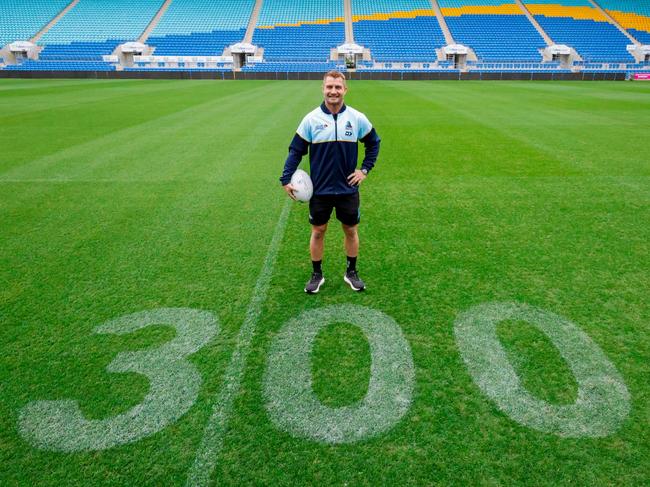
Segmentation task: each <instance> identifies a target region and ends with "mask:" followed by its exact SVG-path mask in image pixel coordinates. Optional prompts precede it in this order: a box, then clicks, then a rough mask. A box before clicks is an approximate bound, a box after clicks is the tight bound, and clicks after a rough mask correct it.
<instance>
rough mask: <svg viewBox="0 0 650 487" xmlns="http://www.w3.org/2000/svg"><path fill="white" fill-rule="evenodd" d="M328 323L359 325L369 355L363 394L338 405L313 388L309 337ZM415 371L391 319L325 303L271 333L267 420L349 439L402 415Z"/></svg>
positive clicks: (327, 438)
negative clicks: (323, 400)
mask: <svg viewBox="0 0 650 487" xmlns="http://www.w3.org/2000/svg"><path fill="white" fill-rule="evenodd" d="M332 323H350V324H353V325H356V326H358V327H359V328H361V330H362V331H363V332H364V334H365V335H366V338H367V340H368V342H369V344H370V355H371V357H372V365H371V367H370V371H371V373H370V383H369V385H368V392H367V394H366V396H365V397H364V398H363V399H362V400H361V401H359V402H358V403H356V404H353V405H351V406H345V407H340V408H330V407H327V406H324V405H323V404H322V403H321V402H320V401H319V399H318V398H317V397H316V395H315V394H314V392H313V389H312V377H311V352H312V348H313V345H314V339H315V338H316V335H317V334H318V332H319V331H320V330H322V329H323V328H324V327H326V326H327V325H328V324H332ZM414 375H415V374H414V369H413V357H412V355H411V348H410V347H409V344H408V342H407V341H406V339H405V338H404V335H403V334H402V330H401V329H400V327H399V326H398V325H397V323H395V321H393V319H392V318H390V317H389V316H387V315H385V314H384V313H381V312H380V311H376V310H373V309H370V308H365V307H363V306H353V305H340V306H329V307H326V308H320V309H316V310H311V311H306V312H304V313H303V314H301V315H300V316H298V317H297V318H294V319H292V320H290V321H289V322H288V323H287V324H286V325H284V327H283V328H282V330H281V331H280V332H279V334H278V336H277V337H276V338H275V340H274V342H273V345H272V348H271V352H270V355H269V359H268V366H267V371H266V380H265V389H264V392H265V397H266V407H267V409H268V412H269V416H270V417H271V419H272V421H273V422H274V423H275V424H276V425H277V426H278V427H279V428H280V429H284V430H285V431H288V432H289V433H291V434H294V435H296V436H302V437H306V438H310V439H314V440H318V441H323V442H326V443H351V442H354V441H359V440H362V439H365V438H368V437H371V436H374V435H377V434H379V433H382V432H384V431H386V430H388V429H390V428H391V427H392V426H394V425H395V424H396V423H397V422H398V421H399V420H400V419H401V418H402V416H404V414H406V412H407V411H408V409H409V407H410V405H411V396H412V393H413V381H414Z"/></svg>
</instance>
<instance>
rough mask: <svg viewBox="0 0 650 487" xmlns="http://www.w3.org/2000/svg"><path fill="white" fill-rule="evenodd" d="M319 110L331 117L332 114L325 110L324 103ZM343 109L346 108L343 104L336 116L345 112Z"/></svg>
mask: <svg viewBox="0 0 650 487" xmlns="http://www.w3.org/2000/svg"><path fill="white" fill-rule="evenodd" d="M320 109H321V110H323V113H326V114H327V115H332V112H330V111H329V109H328V108H327V105H325V102H323V103H321V104H320ZM345 109H346V106H345V103H344V104H343V106H342V107H341V109H340V110H339V112H338V113H337V115H338V114H340V113H343V112H344V111H345Z"/></svg>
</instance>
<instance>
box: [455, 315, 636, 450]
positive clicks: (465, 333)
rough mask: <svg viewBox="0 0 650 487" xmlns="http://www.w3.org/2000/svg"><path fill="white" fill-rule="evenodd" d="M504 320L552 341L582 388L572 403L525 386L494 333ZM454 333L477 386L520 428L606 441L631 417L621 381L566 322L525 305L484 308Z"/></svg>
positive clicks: (462, 319) (460, 318)
mask: <svg viewBox="0 0 650 487" xmlns="http://www.w3.org/2000/svg"><path fill="white" fill-rule="evenodd" d="M504 320H521V321H525V322H526V323H529V324H531V325H532V326H534V327H535V328H537V329H538V330H539V331H541V332H542V333H544V335H546V336H547V337H548V338H549V340H551V342H552V343H553V345H555V347H556V348H557V350H558V351H559V352H560V355H561V356H562V358H563V359H564V360H565V361H566V363H567V364H568V365H569V367H570V368H571V370H572V372H573V375H574V376H575V379H576V382H577V383H578V397H577V399H576V401H575V402H574V403H573V404H569V405H555V404H551V403H549V402H546V401H542V400H540V399H538V398H536V397H534V396H533V395H532V394H530V393H529V392H528V391H527V390H526V389H525V388H524V387H523V385H522V384H521V381H520V380H519V377H518V376H517V373H516V371H515V369H514V368H513V366H512V365H511V364H510V362H509V360H508V356H507V355H506V352H505V350H504V348H503V346H502V345H501V342H500V341H499V338H498V336H497V333H496V329H497V325H498V324H499V323H500V322H502V321H504ZM454 333H455V337H456V344H457V345H458V348H459V349H460V353H461V356H462V357H463V360H464V361H465V365H466V366H467V369H468V370H469V373H470V374H471V376H472V378H473V379H474V382H475V383H476V385H477V386H478V387H479V388H480V389H481V391H483V393H484V394H485V395H487V396H488V397H489V398H490V399H491V400H492V401H494V403H495V404H496V405H497V406H498V407H499V409H501V410H502V411H503V412H504V413H505V414H507V415H508V416H509V417H510V418H511V419H513V420H514V421H516V422H517V423H519V424H522V425H524V426H528V427H530V428H534V429H536V430H539V431H543V432H545V433H552V434H555V435H558V436H563V437H573V438H579V437H602V436H607V435H610V434H612V433H614V432H615V431H616V430H617V429H618V428H619V427H620V426H621V424H622V423H623V421H625V418H627V416H628V414H629V412H630V394H629V392H628V390H627V387H626V386H625V381H624V380H623V377H621V375H620V374H619V372H618V370H617V369H616V367H615V366H614V364H613V363H612V362H610V360H609V359H608V358H607V356H606V355H605V354H604V353H603V351H602V350H601V349H600V347H599V346H598V345H597V344H596V343H595V342H594V341H593V340H592V339H591V338H589V336H588V335H587V334H586V333H584V332H583V331H582V330H581V329H580V328H578V327H577V326H576V325H575V324H573V323H572V322H570V321H569V320H567V319H566V318H563V317H561V316H559V315H556V314H554V313H551V312H550V311H545V310H542V309H538V308H534V307H532V306H529V305H527V304H523V303H485V304H481V305H478V306H474V307H473V308H471V309H469V310H468V311H466V312H464V313H461V314H459V315H458V317H457V318H456V322H455V323H454Z"/></svg>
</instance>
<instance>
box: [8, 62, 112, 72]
mask: <svg viewBox="0 0 650 487" xmlns="http://www.w3.org/2000/svg"><path fill="white" fill-rule="evenodd" d="M4 69H5V70H8V71H11V70H15V71H115V68H114V67H113V66H111V65H110V64H108V63H104V62H101V61H32V60H27V61H25V62H23V63H21V64H18V65H13V66H7V67H5V68H4Z"/></svg>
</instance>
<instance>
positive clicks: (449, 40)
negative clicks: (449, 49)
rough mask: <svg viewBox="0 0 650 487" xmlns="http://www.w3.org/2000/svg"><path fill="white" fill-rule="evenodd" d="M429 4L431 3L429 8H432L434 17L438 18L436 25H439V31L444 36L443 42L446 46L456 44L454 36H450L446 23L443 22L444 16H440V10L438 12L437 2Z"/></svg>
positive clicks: (433, 0) (432, 0)
mask: <svg viewBox="0 0 650 487" xmlns="http://www.w3.org/2000/svg"><path fill="white" fill-rule="evenodd" d="M430 2H431V7H433V10H434V12H435V13H436V17H438V24H440V29H441V30H442V33H443V34H444V35H445V42H446V43H447V45H451V44H456V41H454V36H452V35H451V31H450V30H449V27H448V26H447V21H446V20H445V16H444V15H442V10H440V5H438V0H430Z"/></svg>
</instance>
